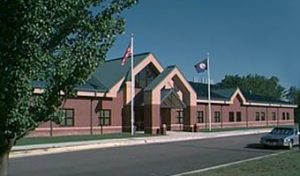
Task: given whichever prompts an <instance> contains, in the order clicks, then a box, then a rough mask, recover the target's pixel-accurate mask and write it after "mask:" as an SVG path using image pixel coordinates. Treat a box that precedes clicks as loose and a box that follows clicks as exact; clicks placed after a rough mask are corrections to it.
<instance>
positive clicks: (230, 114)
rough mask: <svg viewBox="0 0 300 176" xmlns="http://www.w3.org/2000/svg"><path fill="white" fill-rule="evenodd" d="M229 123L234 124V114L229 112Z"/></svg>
mask: <svg viewBox="0 0 300 176" xmlns="http://www.w3.org/2000/svg"><path fill="white" fill-rule="evenodd" d="M229 122H234V112H229Z"/></svg>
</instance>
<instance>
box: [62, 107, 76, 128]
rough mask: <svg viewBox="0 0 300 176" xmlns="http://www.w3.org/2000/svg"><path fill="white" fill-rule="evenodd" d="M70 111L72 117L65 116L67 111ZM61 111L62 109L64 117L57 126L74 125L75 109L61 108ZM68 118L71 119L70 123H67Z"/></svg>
mask: <svg viewBox="0 0 300 176" xmlns="http://www.w3.org/2000/svg"><path fill="white" fill-rule="evenodd" d="M70 110H71V111H72V117H67V111H70ZM61 111H64V116H65V117H64V119H63V120H62V122H60V124H59V126H61V127H74V126H75V109H74V108H62V109H61ZM68 119H72V124H71V125H68V123H67V122H68Z"/></svg>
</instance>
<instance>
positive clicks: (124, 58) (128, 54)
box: [121, 44, 132, 66]
mask: <svg viewBox="0 0 300 176" xmlns="http://www.w3.org/2000/svg"><path fill="white" fill-rule="evenodd" d="M131 55H132V49H131V44H129V45H128V47H127V49H126V51H125V53H124V55H123V58H122V62H121V65H122V66H123V65H124V64H125V62H126V60H127V58H129V57H130V56H131Z"/></svg>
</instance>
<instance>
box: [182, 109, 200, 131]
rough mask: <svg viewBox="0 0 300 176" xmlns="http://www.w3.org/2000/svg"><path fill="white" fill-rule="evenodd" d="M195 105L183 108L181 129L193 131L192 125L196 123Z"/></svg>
mask: <svg viewBox="0 0 300 176" xmlns="http://www.w3.org/2000/svg"><path fill="white" fill-rule="evenodd" d="M196 109H197V107H196V106H187V107H186V108H184V109H183V130H184V131H194V126H195V124H196V123H197V119H196Z"/></svg>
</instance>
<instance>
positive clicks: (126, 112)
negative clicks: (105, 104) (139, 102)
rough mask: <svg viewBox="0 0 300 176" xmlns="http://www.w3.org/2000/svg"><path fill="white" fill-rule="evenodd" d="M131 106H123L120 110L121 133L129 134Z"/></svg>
mask: <svg viewBox="0 0 300 176" xmlns="http://www.w3.org/2000/svg"><path fill="white" fill-rule="evenodd" d="M130 120H131V106H130V105H125V106H124V107H123V109H122V130H123V132H131V122H130Z"/></svg>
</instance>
